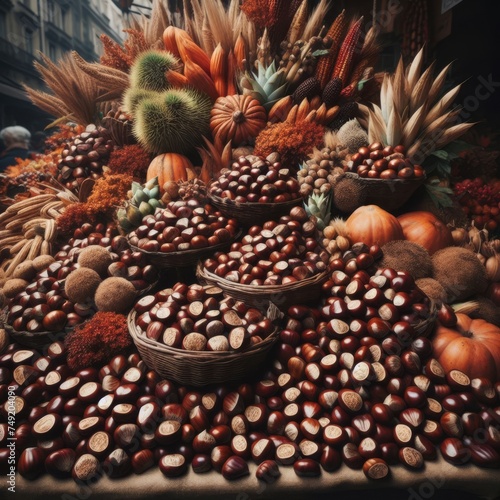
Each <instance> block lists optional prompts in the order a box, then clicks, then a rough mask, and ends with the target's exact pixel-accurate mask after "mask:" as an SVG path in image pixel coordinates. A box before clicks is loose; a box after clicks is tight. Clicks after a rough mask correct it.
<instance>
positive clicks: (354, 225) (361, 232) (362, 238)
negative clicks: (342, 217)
mask: <svg viewBox="0 0 500 500" xmlns="http://www.w3.org/2000/svg"><path fill="white" fill-rule="evenodd" d="M345 229H346V235H347V236H348V237H349V239H350V240H351V242H352V243H357V242H363V243H365V244H366V245H368V246H371V245H380V246H382V245H385V244H386V243H388V242H389V241H393V240H404V235H403V229H402V228H401V224H400V223H399V221H398V219H396V217H394V215H392V214H390V213H389V212H386V211H385V210H383V209H382V208H380V207H379V206H377V205H362V206H361V207H358V208H357V209H356V210H354V212H353V213H352V214H351V215H350V216H349V217H348V219H347V220H346V223H345Z"/></svg>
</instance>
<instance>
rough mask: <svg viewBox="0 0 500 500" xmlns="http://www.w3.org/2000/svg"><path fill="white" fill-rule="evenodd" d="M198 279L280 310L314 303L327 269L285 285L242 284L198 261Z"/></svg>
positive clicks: (252, 302) (232, 293) (250, 301)
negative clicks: (272, 305) (226, 278)
mask: <svg viewBox="0 0 500 500" xmlns="http://www.w3.org/2000/svg"><path fill="white" fill-rule="evenodd" d="M196 276H197V278H198V281H200V282H201V283H204V284H209V285H215V286H218V287H219V288H222V290H224V292H226V294H227V295H229V296H231V297H233V298H235V299H238V300H241V301H243V302H245V304H247V305H250V306H253V307H261V306H262V304H265V303H267V302H271V303H273V304H275V305H276V306H277V307H278V308H279V309H281V310H282V311H286V309H287V308H288V307H289V306H291V305H293V304H314V303H317V302H318V301H319V299H320V296H321V285H322V284H323V283H324V282H325V281H326V280H327V279H328V271H324V272H322V273H320V274H317V275H315V276H312V277H311V278H307V279H304V280H301V281H297V282H295V283H287V284H285V285H266V286H257V285H242V284H240V283H233V282H231V281H228V280H225V279H224V278H220V277H219V276H217V275H216V274H213V273H211V272H210V271H208V270H207V269H206V268H204V267H203V263H201V262H200V263H199V264H198V267H197V268H196Z"/></svg>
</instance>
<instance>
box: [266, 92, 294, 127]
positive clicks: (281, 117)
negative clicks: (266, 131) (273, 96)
mask: <svg viewBox="0 0 500 500" xmlns="http://www.w3.org/2000/svg"><path fill="white" fill-rule="evenodd" d="M292 106H293V98H292V96H291V95H287V96H285V97H282V98H281V99H280V100H279V101H277V102H276V103H274V105H273V107H272V108H271V109H270V110H269V113H268V115H267V119H268V121H270V122H271V123H277V122H282V121H285V120H286V118H287V116H288V113H289V112H290V110H291V109H292Z"/></svg>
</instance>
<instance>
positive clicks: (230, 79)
mask: <svg viewBox="0 0 500 500" xmlns="http://www.w3.org/2000/svg"><path fill="white" fill-rule="evenodd" d="M236 70H237V61H236V57H235V55H234V53H233V51H232V50H230V51H229V54H228V55H227V84H226V95H235V94H237V93H238V89H237V87H236Z"/></svg>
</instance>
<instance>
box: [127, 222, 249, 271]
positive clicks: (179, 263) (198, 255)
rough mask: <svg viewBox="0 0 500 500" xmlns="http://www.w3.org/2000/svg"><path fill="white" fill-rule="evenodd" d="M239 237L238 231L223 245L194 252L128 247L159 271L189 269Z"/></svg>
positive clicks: (225, 248) (224, 248) (226, 247)
mask: <svg viewBox="0 0 500 500" xmlns="http://www.w3.org/2000/svg"><path fill="white" fill-rule="evenodd" d="M240 235H241V231H238V233H237V234H236V235H235V236H234V237H233V238H231V239H230V240H228V241H225V242H224V243H219V244H218V245H213V246H210V247H205V248H199V249H196V250H183V251H181V252H169V253H165V252H148V251H146V250H142V249H141V248H139V247H136V246H134V245H130V248H132V250H133V251H134V252H141V253H143V254H144V255H146V256H147V257H148V260H149V262H151V264H154V265H155V266H156V267H158V268H159V269H167V268H172V267H190V266H195V265H196V264H197V262H198V261H199V260H203V259H207V258H208V257H211V256H212V255H213V254H214V253H215V252H220V251H224V250H227V249H228V248H229V247H230V246H231V243H233V242H234V241H236V240H237V239H238V238H239V236H240Z"/></svg>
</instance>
